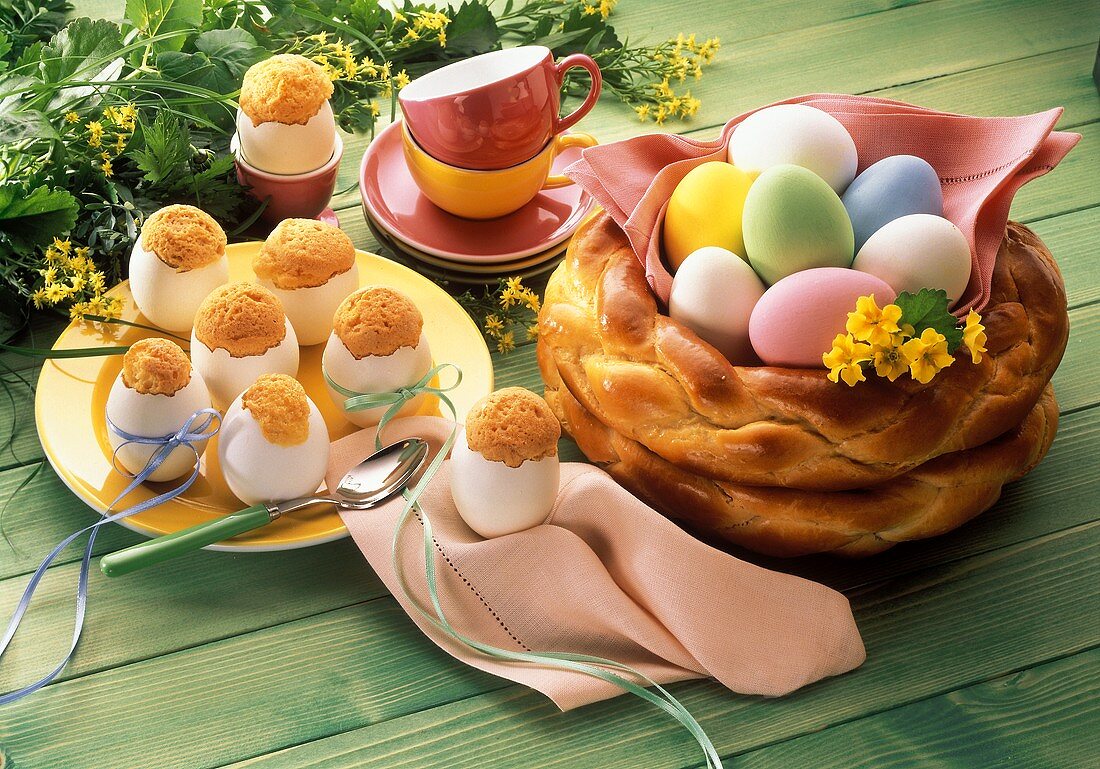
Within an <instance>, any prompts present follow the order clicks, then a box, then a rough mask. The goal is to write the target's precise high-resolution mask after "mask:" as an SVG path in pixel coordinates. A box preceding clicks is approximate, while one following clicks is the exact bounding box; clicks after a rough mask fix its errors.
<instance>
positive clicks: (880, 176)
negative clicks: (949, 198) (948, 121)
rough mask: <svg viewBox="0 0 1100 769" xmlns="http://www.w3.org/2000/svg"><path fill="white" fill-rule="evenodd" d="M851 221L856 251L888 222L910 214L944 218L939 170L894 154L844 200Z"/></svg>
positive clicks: (872, 168) (860, 178)
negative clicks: (937, 172)
mask: <svg viewBox="0 0 1100 769" xmlns="http://www.w3.org/2000/svg"><path fill="white" fill-rule="evenodd" d="M841 200H843V202H844V207H845V208H846V209H848V217H849V218H850V219H851V220H852V230H853V232H854V233H855V236H856V252H857V253H858V252H859V249H860V248H861V247H862V246H863V244H864V243H865V242H866V241H867V238H869V237H871V236H872V235H873V234H875V232H876V231H877V230H878V229H879V228H880V227H882V226H883V225H884V224H887V223H888V222H892V221H894V220H895V219H899V218H901V217H903V216H908V215H909V214H934V215H935V216H943V190H941V189H940V177H939V175H938V174H936V169H934V168H932V166H930V165H929V164H928V162H927V161H925V160H922V159H921V158H918V157H914V156H913V155H891V156H890V157H887V158H883V159H882V160H880V161H878V162H877V163H875V164H873V165H870V166H868V167H867V168H865V169H864V170H863V173H861V174H860V175H859V176H857V177H856V178H855V179H854V180H853V181H852V183H851V184H850V185H848V189H847V190H846V191H845V193H844V196H843V197H842V198H841Z"/></svg>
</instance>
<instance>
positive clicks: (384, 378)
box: [322, 332, 432, 427]
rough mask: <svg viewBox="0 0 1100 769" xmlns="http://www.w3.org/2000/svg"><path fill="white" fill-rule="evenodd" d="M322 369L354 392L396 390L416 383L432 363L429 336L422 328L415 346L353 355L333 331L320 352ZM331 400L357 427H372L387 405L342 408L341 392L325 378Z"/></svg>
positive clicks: (405, 410) (414, 405)
mask: <svg viewBox="0 0 1100 769" xmlns="http://www.w3.org/2000/svg"><path fill="white" fill-rule="evenodd" d="M322 361H323V364H324V367H325V371H326V372H327V373H328V375H329V377H331V379H332V381H334V382H336V383H337V384H338V385H340V386H341V387H345V388H347V389H348V390H354V391H355V392H357V393H385V392H393V391H395V390H399V389H400V388H402V387H408V386H409V385H411V384H415V383H416V382H417V381H418V380H419V379H420V378H421V377H423V376H424V375H425V374H427V373H428V369H430V368H431V367H432V352H431V349H430V348H429V347H428V338H427V337H426V336H424V334H423V332H421V334H420V341H418V342H417V343H416V346H415V347H399V348H398V349H397V350H395V351H394V352H393V353H392V354H390V355H367V356H364V357H363V358H356V357H355V356H354V355H352V354H351V351H350V350H348V348H347V346H346V345H345V344H344V343H343V342H342V341H341V340H340V337H338V336H336V333H335V332H333V333H332V334H330V335H329V339H328V344H327V345H326V346H325V352H324V355H323V356H322ZM325 387H326V388H327V389H328V394H329V397H331V398H332V402H333V403H335V404H336V405H337V407H339V408H340V410H341V411H344V416H346V417H347V418H348V420H349V421H350V422H351V423H352V424H355V425H358V426H359V427H371V426H372V425H376V424H378V420H379V419H381V418H382V415H383V414H385V413H386V409H387V408H389V407H388V406H379V407H377V408H373V409H366V410H364V411H345V410H344V401H345V400H347V399H346V398H345V397H344V396H343V395H341V394H340V393H338V392H336V390H334V389H332V387H331V386H330V385H329V384H328V383H327V382H326V383H325ZM423 400H424V396H423V395H418V396H416V397H415V398H413V399H412V400H411V401H409V402H408V403H406V404H405V405H404V406H403V407H402V409H401V411H400V412H399V413H401V414H412V413H414V412H415V411H416V410H417V409H418V408H420V404H421V403H423Z"/></svg>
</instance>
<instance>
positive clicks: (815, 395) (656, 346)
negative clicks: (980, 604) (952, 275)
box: [538, 214, 1069, 555]
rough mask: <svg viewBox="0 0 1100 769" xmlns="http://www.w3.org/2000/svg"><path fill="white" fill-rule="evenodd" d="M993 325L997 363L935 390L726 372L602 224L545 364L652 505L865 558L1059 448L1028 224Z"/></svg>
mask: <svg viewBox="0 0 1100 769" xmlns="http://www.w3.org/2000/svg"><path fill="white" fill-rule="evenodd" d="M983 317H984V322H985V324H986V327H987V332H988V335H989V342H988V344H987V347H988V349H989V353H990V354H989V355H987V356H986V357H985V359H984V360H983V361H982V363H980V364H978V365H973V364H971V363H970V362H969V361H967V362H966V365H961V364H960V365H958V366H952V367H951V368H950V369H947V370H945V371H943V372H941V373H940V375H939V376H937V377H936V379H935V380H934V381H933V382H932V383H930V384H928V385H921V384H919V383H917V382H913V381H909V380H899V381H897V382H894V383H892V384H891V383H889V382H887V381H885V380H880V379H877V378H872V380H871V381H868V382H866V383H862V384H860V385H859V386H858V387H855V388H848V387H841V386H838V385H836V384H833V383H832V382H829V381H828V380H827V379H826V371H825V369H824V368H822V369H820V370H816V369H780V368H769V367H735V366H731V365H730V364H729V363H728V362H727V361H726V360H725V359H724V358H722V357H721V356H720V355H719V354H718V353H717V352H715V351H714V350H713V349H712V348H711V347H710V346H709V345H706V344H705V343H704V342H702V341H701V340H700V339H699V338H698V337H696V336H695V334H694V333H692V332H691V331H690V330H689V329H687V328H686V327H684V326H682V325H680V324H678V323H676V322H675V321H673V320H671V319H670V318H668V317H667V316H664V315H661V314H659V313H658V310H657V305H656V302H655V300H654V298H653V296H652V294H651V293H650V291H649V290H648V287H647V285H646V283H645V275H644V272H643V269H642V266H641V264H640V263H639V262H638V260H637V258H636V257H635V256H634V254H633V252H632V251H631V250H630V248H629V245H628V244H627V241H626V238H625V237H624V236H623V234H622V232H621V231H620V230H619V229H618V227H617V226H615V225H614V223H613V222H612V221H611V219H610V217H608V216H606V215H605V214H600V215H599V216H597V217H595V218H594V219H592V220H590V221H589V222H588V223H587V224H586V225H584V226H583V227H582V228H581V230H579V231H578V233H577V235H576V236H575V238H574V241H573V243H572V244H571V245H570V248H569V253H568V255H567V257H566V259H565V261H564V262H563V263H562V264H561V266H559V268H558V269H557V271H556V272H555V273H554V275H553V276H552V278H551V280H550V283H549V285H548V287H547V292H546V301H545V303H544V307H543V310H542V313H541V314H540V337H539V349H538V352H539V365H540V368H541V370H542V375H543V379H544V380H545V382H546V399H547V401H548V402H549V403H550V405H551V407H552V408H553V409H554V411H555V413H556V414H557V415H558V417H559V419H561V420H562V422H563V424H564V426H565V429H566V430H567V431H568V432H569V433H570V434H571V435H572V436H573V437H574V439H575V440H577V442H578V444H579V445H580V447H581V449H582V450H583V451H584V452H585V453H586V455H587V456H588V457H589V458H590V459H592V460H593V461H595V462H597V463H598V464H601V465H603V466H605V467H606V469H608V471H609V472H611V474H612V475H614V476H615V477H616V478H617V479H618V480H619V481H620V482H622V483H623V484H624V485H625V486H626V487H627V488H629V489H631V490H632V491H634V492H635V493H637V494H638V495H639V496H642V497H643V498H645V499H646V500H647V501H649V502H650V503H651V504H653V505H654V506H655V507H657V508H658V509H661V510H663V511H664V512H666V513H668V514H669V515H671V516H673V517H677V518H681V519H686V520H687V521H688V523H689V524H690V525H692V526H694V527H695V528H697V529H699V530H703V531H707V532H711V533H716V534H718V535H720V536H722V537H725V538H726V539H729V540H731V541H735V542H738V543H739V544H743V545H746V546H748V547H753V548H755V549H758V550H762V551H765V552H769V553H777V554H784V555H795V554H801V553H808V552H819V551H824V550H830V551H840V552H845V553H848V554H853V555H863V554H869V553H872V552H877V551H879V550H882V549H885V548H886V547H889V546H890V545H891V544H892V543H893V542H895V541H900V540H902V539H914V538H919V537H924V536H932V535H933V534H936V533H940V532H942V531H947V530H949V529H951V528H953V527H955V526H958V525H959V524H961V523H962V522H963V521H965V520H967V519H969V518H970V517H972V516H973V515H976V514H977V513H978V512H981V510H984V509H986V508H987V507H989V505H991V504H992V503H993V501H994V500H995V499H996V497H997V495H998V494H999V492H1000V487H1001V485H1003V483H1005V482H1007V481H1009V480H1011V479H1013V478H1015V477H1018V476H1019V475H1021V474H1023V473H1024V472H1026V471H1027V470H1028V469H1029V468H1030V467H1031V466H1033V465H1034V464H1035V463H1036V462H1037V461H1038V460H1039V459H1040V458H1041V457H1042V455H1043V454H1044V453H1045V451H1046V449H1047V447H1049V444H1050V441H1051V440H1052V439H1053V434H1054V429H1055V427H1056V424H1057V409H1056V408H1055V406H1054V400H1053V394H1052V393H1050V394H1048V395H1044V392H1046V390H1047V383H1048V382H1049V381H1050V377H1051V376H1052V375H1053V373H1054V370H1055V368H1056V367H1057V365H1058V362H1059V361H1060V360H1061V356H1062V353H1063V351H1064V349H1065V344H1066V339H1067V336H1068V330H1069V322H1068V315H1067V313H1066V299H1065V289H1064V286H1063V284H1062V280H1061V275H1060V274H1059V272H1058V269H1057V267H1056V266H1055V264H1054V262H1053V259H1052V258H1051V257H1050V254H1049V252H1048V251H1047V250H1046V248H1045V247H1044V246H1043V245H1042V243H1041V241H1040V240H1039V239H1038V238H1037V237H1036V236H1035V235H1034V233H1032V232H1031V231H1030V230H1028V229H1027V228H1026V227H1023V226H1022V225H1017V224H1014V223H1010V224H1009V226H1008V229H1007V231H1006V234H1005V240H1004V242H1003V243H1002V246H1001V252H1000V254H999V256H998V262H997V267H996V270H995V273H994V279H993V292H992V299H991V301H990V304H989V306H988V307H987V308H986V310H985V312H984V313H983ZM1011 436H1015V438H1013V437H1011Z"/></svg>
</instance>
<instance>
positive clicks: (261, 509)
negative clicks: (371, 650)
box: [99, 438, 428, 577]
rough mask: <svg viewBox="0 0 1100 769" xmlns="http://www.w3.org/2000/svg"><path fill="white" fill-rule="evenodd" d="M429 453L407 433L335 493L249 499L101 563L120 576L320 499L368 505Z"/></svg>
mask: <svg viewBox="0 0 1100 769" xmlns="http://www.w3.org/2000/svg"><path fill="white" fill-rule="evenodd" d="M427 458H428V444H427V443H426V442H425V441H422V440H421V439H420V438H407V439H406V440H403V441H398V442H397V443H392V444H390V445H389V446H386V447H385V448H382V449H379V450H378V451H376V452H374V453H373V454H371V455H370V456H369V457H367V458H366V459H364V460H363V461H362V462H360V463H359V464H358V465H356V466H355V467H354V468H352V470H351V471H350V472H349V473H348V474H347V475H345V476H344V477H343V479H342V480H341V481H340V485H339V486H337V487H336V493H335V494H334V495H332V496H331V497H329V496H324V495H314V496H309V497H299V498H298V499H292V500H289V501H288V502H279V503H268V504H264V503H261V504H258V505H253V506H252V507H250V508H248V509H247V510H241V511H240V512H236V513H231V514H229V515H227V516H225V517H223V518H218V519H217V520H213V521H206V522H204V523H200V524H197V525H195V526H192V527H190V528H187V529H181V530H180V531H176V532H173V533H172V534H164V535H163V536H160V537H155V538H153V539H150V540H146V541H145V542H140V543H138V544H136V545H133V546H131V547H128V548H126V549H125V550H119V551H118V552H117V553H110V554H108V555H105V556H103V558H102V559H101V560H100V562H99V568H100V569H101V570H102V571H103V573H104V574H106V575H107V576H108V577H118V576H121V575H123V574H129V573H130V572H132V571H137V570H138V569H143V568H145V567H146V566H152V565H153V564H155V563H160V562H161V561H167V560H168V559H169V558H175V557H176V556H177V555H183V554H184V553H189V552H191V551H192V550H198V549H199V548H202V547H206V546H207V545H212V544H214V543H215V542H221V541H222V540H224V539H229V538H230V537H235V536H237V535H238V534H243V533H245V532H246V531H252V530H253V529H258V528H260V527H261V526H264V525H266V524H268V523H270V522H271V521H274V520H275V519H276V518H279V517H281V516H283V515H286V514H287V513H293V512H295V511H297V510H302V509H304V508H307V507H311V506H313V505H318V504H328V505H334V506H335V507H337V508H338V509H341V510H367V509H369V508H372V507H375V506H377V505H379V504H381V503H382V502H384V501H386V500H387V499H389V498H390V497H392V496H393V495H394V494H397V493H398V492H400V491H402V490H403V489H404V488H405V487H406V486H407V485H408V483H409V481H410V480H411V479H412V477H413V476H414V475H416V473H417V472H418V471H419V470H420V468H421V467H422V466H423V465H424V462H425V460H427Z"/></svg>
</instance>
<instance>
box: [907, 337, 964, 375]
mask: <svg viewBox="0 0 1100 769" xmlns="http://www.w3.org/2000/svg"><path fill="white" fill-rule="evenodd" d="M901 350H902V353H903V354H904V355H905V357H906V359H908V361H909V373H910V374H911V375H912V377H913V379H916V380H917V381H918V382H920V383H921V384H928V383H929V382H931V381H932V378H933V377H935V376H936V374H938V373H939V372H940V371H942V370H943V369H945V368H947V367H948V366H950V365H951V364H952V363H954V362H955V359H954V358H953V357H952V356H951V353H949V352H948V351H947V339H946V338H945V337H944V335H943V334H941V333H940V332H938V331H936V330H935V329H934V328H926V329H925V330H924V331H923V333H921V335H920V337H919V338H916V339H910V340H909V341H908V342H906V343H905V344H903V345H902V346H901Z"/></svg>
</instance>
